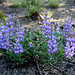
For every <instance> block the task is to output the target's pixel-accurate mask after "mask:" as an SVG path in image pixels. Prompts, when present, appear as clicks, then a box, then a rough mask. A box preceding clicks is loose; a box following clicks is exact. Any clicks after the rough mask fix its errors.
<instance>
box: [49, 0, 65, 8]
mask: <svg viewBox="0 0 75 75" xmlns="http://www.w3.org/2000/svg"><path fill="white" fill-rule="evenodd" d="M48 4H49V5H50V6H51V7H52V8H58V7H60V6H64V5H65V1H64V2H62V1H61V2H60V0H48Z"/></svg>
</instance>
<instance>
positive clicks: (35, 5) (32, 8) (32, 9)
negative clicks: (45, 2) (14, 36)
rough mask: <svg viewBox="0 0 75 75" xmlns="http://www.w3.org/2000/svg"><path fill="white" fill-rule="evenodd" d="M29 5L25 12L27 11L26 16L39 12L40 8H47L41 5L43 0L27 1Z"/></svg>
mask: <svg viewBox="0 0 75 75" xmlns="http://www.w3.org/2000/svg"><path fill="white" fill-rule="evenodd" d="M27 3H28V5H27V6H26V7H27V8H26V10H25V12H26V13H27V14H26V16H28V17H30V16H32V15H33V14H39V11H40V10H43V9H45V8H44V7H40V6H41V5H42V4H41V1H40V0H29V2H27Z"/></svg>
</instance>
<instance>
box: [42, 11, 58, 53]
mask: <svg viewBox="0 0 75 75" xmlns="http://www.w3.org/2000/svg"><path fill="white" fill-rule="evenodd" d="M45 12H46V13H45V17H44V19H45V20H44V21H43V22H42V23H43V24H44V25H43V26H42V30H43V33H42V35H43V36H45V37H46V39H48V42H47V47H48V53H49V54H50V53H51V54H53V53H55V52H56V51H57V50H58V49H57V46H58V45H57V43H56V36H54V33H55V25H53V24H51V22H50V21H49V18H48V17H47V15H48V13H47V11H45Z"/></svg>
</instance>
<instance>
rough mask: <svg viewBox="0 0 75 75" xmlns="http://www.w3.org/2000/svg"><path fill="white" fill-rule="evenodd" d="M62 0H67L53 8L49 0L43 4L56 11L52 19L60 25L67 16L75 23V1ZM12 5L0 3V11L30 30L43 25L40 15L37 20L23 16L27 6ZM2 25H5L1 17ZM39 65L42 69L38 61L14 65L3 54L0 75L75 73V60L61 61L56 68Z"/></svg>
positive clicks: (65, 74)
mask: <svg viewBox="0 0 75 75" xmlns="http://www.w3.org/2000/svg"><path fill="white" fill-rule="evenodd" d="M62 1H66V3H65V5H64V6H61V7H59V8H55V9H54V8H51V7H50V6H49V5H48V4H47V3H46V2H47V1H44V2H43V4H44V6H45V8H46V9H47V10H48V11H49V12H54V14H53V15H52V18H53V19H52V21H54V22H56V23H58V24H59V26H61V23H62V22H63V21H64V20H65V19H66V17H67V16H69V17H71V21H72V24H73V25H75V3H74V2H73V0H62ZM10 5H11V4H10V3H8V2H6V3H3V4H0V11H2V12H3V13H4V15H5V16H6V15H7V14H9V15H12V16H13V18H14V19H13V21H14V22H16V20H17V19H19V21H20V24H21V26H23V27H25V29H29V30H31V29H32V28H33V27H34V28H35V30H38V28H40V27H41V26H42V23H41V21H42V19H41V18H40V17H39V16H38V19H36V18H35V19H36V20H35V19H34V20H33V19H32V18H25V17H23V16H24V15H25V14H26V13H25V9H26V8H15V7H11V6H10ZM40 13H42V11H40ZM0 25H3V23H2V19H1V18H0ZM38 65H39V69H40V70H39V69H38V68H37V65H36V63H35V64H33V63H30V66H26V64H24V65H21V66H19V65H17V66H14V65H13V63H11V62H10V61H7V60H5V59H2V56H0V75H75V61H72V60H70V61H66V62H64V61H63V62H62V63H61V62H60V63H58V64H57V65H56V67H54V68H53V67H52V66H51V65H49V64H46V65H44V66H42V65H41V64H40V63H39V62H38Z"/></svg>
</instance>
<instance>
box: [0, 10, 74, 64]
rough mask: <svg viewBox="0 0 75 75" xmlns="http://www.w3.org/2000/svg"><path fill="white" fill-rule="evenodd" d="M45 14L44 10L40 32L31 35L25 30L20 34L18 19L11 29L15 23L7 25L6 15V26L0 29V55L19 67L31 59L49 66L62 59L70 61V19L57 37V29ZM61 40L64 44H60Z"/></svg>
mask: <svg viewBox="0 0 75 75" xmlns="http://www.w3.org/2000/svg"><path fill="white" fill-rule="evenodd" d="M47 15H48V13H47V11H45V16H44V21H43V22H42V23H43V26H42V30H41V31H40V32H37V31H34V33H32V32H28V30H26V31H25V33H24V30H23V28H22V27H20V23H19V20H17V22H16V27H15V28H14V25H15V23H14V22H11V20H12V19H13V17H12V16H11V15H7V16H8V18H7V19H5V22H6V25H5V26H2V27H1V32H0V52H2V53H3V55H4V57H5V58H9V59H10V60H11V61H13V62H14V63H15V64H16V63H20V64H23V63H24V62H28V61H30V60H31V59H35V60H34V61H36V60H37V58H40V59H42V60H44V63H47V62H49V63H51V64H54V62H58V61H62V60H64V59H65V58H64V57H66V58H69V59H70V58H71V56H73V55H74V50H75V38H74V37H71V34H70V33H71V32H70V29H71V25H70V24H71V21H69V20H70V19H69V18H68V20H65V24H64V27H63V35H61V30H60V29H59V28H58V27H56V25H55V24H53V23H52V22H50V18H49V17H47ZM64 32H65V33H64ZM65 34H66V35H67V36H65ZM64 38H65V40H66V45H64V44H63V39H64ZM70 39H71V40H70Z"/></svg>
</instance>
